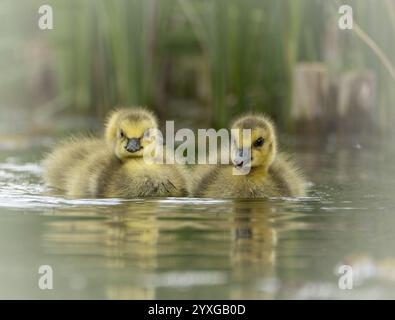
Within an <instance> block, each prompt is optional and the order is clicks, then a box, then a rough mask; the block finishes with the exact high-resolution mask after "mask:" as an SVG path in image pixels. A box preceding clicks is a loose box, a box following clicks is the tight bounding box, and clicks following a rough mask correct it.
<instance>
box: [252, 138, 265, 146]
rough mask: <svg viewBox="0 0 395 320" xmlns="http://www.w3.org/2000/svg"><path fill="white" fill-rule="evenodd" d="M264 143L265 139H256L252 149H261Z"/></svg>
mask: <svg viewBox="0 0 395 320" xmlns="http://www.w3.org/2000/svg"><path fill="white" fill-rule="evenodd" d="M264 143H265V139H263V138H262V137H261V138H258V139H256V140H255V142H254V147H262V146H263V144H264Z"/></svg>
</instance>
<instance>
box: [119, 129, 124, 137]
mask: <svg viewBox="0 0 395 320" xmlns="http://www.w3.org/2000/svg"><path fill="white" fill-rule="evenodd" d="M119 137H120V138H125V134H124V133H123V131H122V130H119Z"/></svg>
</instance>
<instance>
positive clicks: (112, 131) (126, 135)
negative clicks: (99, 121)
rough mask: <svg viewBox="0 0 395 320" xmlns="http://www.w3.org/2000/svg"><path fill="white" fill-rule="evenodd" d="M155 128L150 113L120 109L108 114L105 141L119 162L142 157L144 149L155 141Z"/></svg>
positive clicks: (155, 123) (135, 109)
mask: <svg viewBox="0 0 395 320" xmlns="http://www.w3.org/2000/svg"><path fill="white" fill-rule="evenodd" d="M157 128H158V124H157V120H156V117H155V116H154V114H153V113H151V112H150V111H148V110H146V109H144V108H139V107H138V108H136V107H134V108H121V109H117V110H115V111H114V112H112V113H111V114H110V116H109V118H108V121H107V124H106V131H105V139H106V141H107V143H108V144H109V145H110V146H111V148H112V149H113V150H114V153H115V155H116V156H117V157H118V158H119V159H120V160H124V159H127V158H132V157H142V156H143V154H144V148H145V147H146V146H148V145H149V144H151V143H154V142H155V141H156V140H155V135H156V131H157Z"/></svg>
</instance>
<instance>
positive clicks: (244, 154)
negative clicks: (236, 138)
mask: <svg viewBox="0 0 395 320" xmlns="http://www.w3.org/2000/svg"><path fill="white" fill-rule="evenodd" d="M251 160H252V159H251V155H250V152H249V150H244V151H243V149H237V150H236V154H235V156H234V158H233V164H234V165H235V167H237V168H241V167H243V166H244V165H246V164H247V163H249V162H250V161H251Z"/></svg>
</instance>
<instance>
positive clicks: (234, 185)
mask: <svg viewBox="0 0 395 320" xmlns="http://www.w3.org/2000/svg"><path fill="white" fill-rule="evenodd" d="M231 128H232V129H239V130H238V134H234V135H232V145H231V153H232V157H231V158H232V162H233V165H232V164H230V165H219V164H218V165H210V166H202V168H201V169H199V168H197V170H196V171H195V181H197V183H195V185H194V186H193V187H191V188H190V193H191V195H192V196H194V197H206V198H217V197H220V198H266V197H301V196H305V180H304V178H303V177H302V175H301V174H300V172H299V170H298V169H297V168H296V167H295V165H294V164H293V163H292V161H291V160H289V157H288V156H287V155H285V154H283V153H278V152H277V138H276V133H275V128H274V125H273V123H272V121H271V120H269V119H268V118H267V117H265V116H263V115H246V116H243V117H241V118H239V119H237V120H236V121H235V122H234V123H233V124H232V126H231ZM243 129H250V130H251V134H250V137H247V135H246V136H244V137H243ZM232 132H233V130H232ZM247 168H248V169H249V170H248V169H247ZM246 169H247V170H246ZM242 170H246V171H244V172H242Z"/></svg>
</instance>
